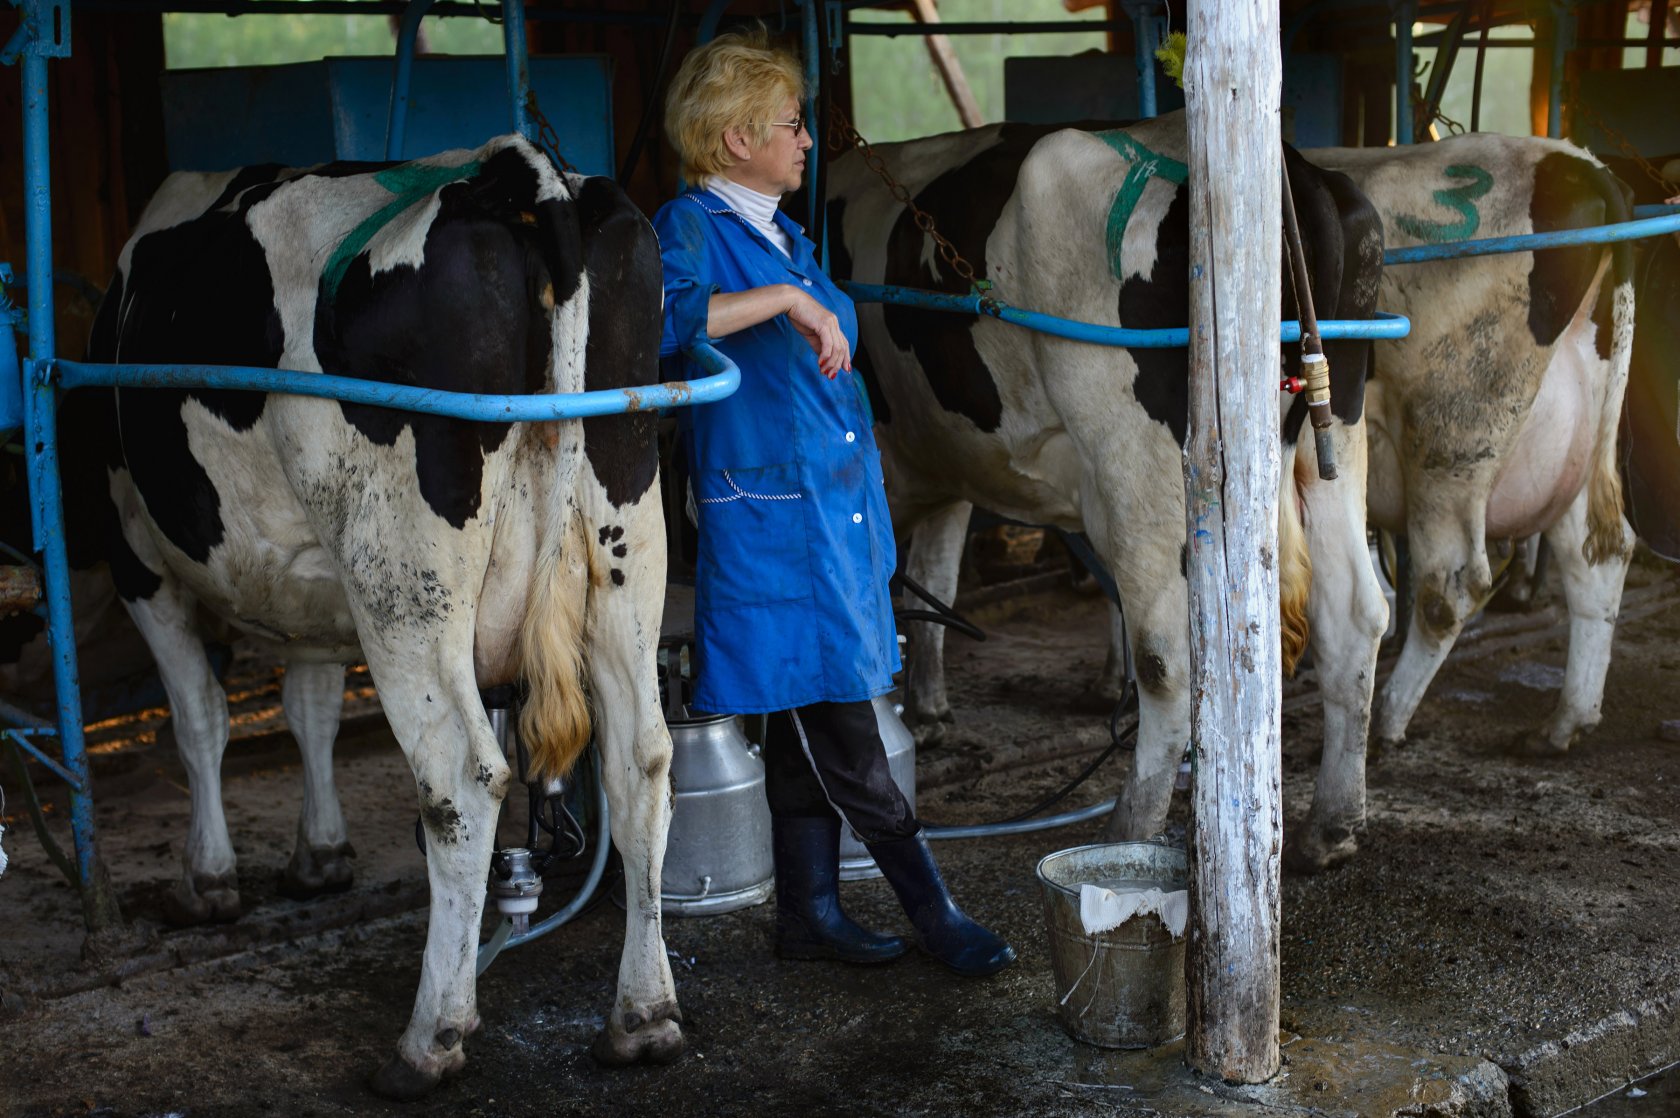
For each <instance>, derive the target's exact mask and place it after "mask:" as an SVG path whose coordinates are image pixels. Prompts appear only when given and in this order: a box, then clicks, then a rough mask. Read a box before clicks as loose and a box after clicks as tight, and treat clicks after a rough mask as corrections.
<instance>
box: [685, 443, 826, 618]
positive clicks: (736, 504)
mask: <svg viewBox="0 0 1680 1118" xmlns="http://www.w3.org/2000/svg"><path fill="white" fill-rule="evenodd" d="M694 498H695V506H696V508H697V509H698V511H699V514H700V564H699V566H700V570H699V580H698V581H699V586H698V587H697V589H698V591H699V594H700V602H699V604H700V605H702V607H710V608H714V609H727V608H729V607H731V606H756V605H768V604H770V603H772V602H788V601H798V600H800V599H803V598H809V597H810V596H811V566H810V551H809V544H808V541H807V539H806V532H805V504H806V502H807V501H808V500H809V498H808V497H807V496H806V495H805V493H804V491H803V489H802V488H801V487H800V484H799V467H798V464H797V463H792V462H788V463H784V464H782V465H778V466H761V467H757V468H753V469H742V470H734V469H731V470H702V471H701V472H700V473H699V474H698V475H697V476H696V477H695V479H694Z"/></svg>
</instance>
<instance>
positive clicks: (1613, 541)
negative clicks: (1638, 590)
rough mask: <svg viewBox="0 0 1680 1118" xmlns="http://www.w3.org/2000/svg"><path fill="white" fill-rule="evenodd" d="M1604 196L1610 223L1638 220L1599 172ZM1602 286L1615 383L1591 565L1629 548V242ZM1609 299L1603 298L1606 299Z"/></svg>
mask: <svg viewBox="0 0 1680 1118" xmlns="http://www.w3.org/2000/svg"><path fill="white" fill-rule="evenodd" d="M1598 178H1599V194H1600V195H1601V197H1602V198H1603V200H1604V208H1605V216H1604V220H1605V221H1606V222H1619V221H1627V220H1628V219H1629V218H1631V217H1632V216H1633V212H1632V209H1631V196H1630V194H1629V192H1628V190H1627V188H1626V187H1625V186H1623V185H1622V184H1621V182H1620V181H1618V180H1617V179H1616V178H1615V177H1614V176H1613V175H1611V174H1610V173H1609V172H1608V171H1605V170H1603V169H1602V168H1600V169H1599V174H1598ZM1608 256H1609V260H1608V261H1607V262H1606V266H1605V268H1604V271H1603V273H1602V275H1601V277H1600V279H1599V283H1600V284H1603V285H1604V286H1605V287H1606V288H1608V289H1609V301H1610V323H1611V326H1610V379H1609V383H1608V384H1607V385H1606V387H1605V394H1604V407H1603V410H1602V411H1601V412H1600V413H1599V421H1598V447H1597V449H1596V452H1595V453H1594V454H1593V461H1592V476H1591V478H1590V479H1588V481H1587V538H1586V542H1584V543H1583V544H1582V545H1581V554H1582V555H1583V557H1585V559H1586V560H1587V562H1588V563H1595V564H1596V563H1603V562H1607V561H1608V560H1611V559H1619V558H1620V557H1621V556H1622V555H1623V554H1624V553H1625V552H1626V550H1627V537H1626V534H1625V533H1626V530H1625V528H1624V524H1625V523H1626V522H1625V520H1624V519H1623V515H1622V513H1623V497H1622V472H1621V470H1620V469H1619V468H1618V467H1617V463H1616V448H1617V435H1618V432H1619V429H1620V426H1621V421H1622V398H1623V396H1624V395H1625V394H1626V392H1627V382H1628V370H1629V368H1630V367H1631V365H1632V362H1633V249H1632V248H1631V246H1629V245H1627V244H1626V243H1621V244H1615V245H1611V246H1610V251H1609V253H1608ZM1603 297H1604V295H1603V294H1601V295H1600V298H1603Z"/></svg>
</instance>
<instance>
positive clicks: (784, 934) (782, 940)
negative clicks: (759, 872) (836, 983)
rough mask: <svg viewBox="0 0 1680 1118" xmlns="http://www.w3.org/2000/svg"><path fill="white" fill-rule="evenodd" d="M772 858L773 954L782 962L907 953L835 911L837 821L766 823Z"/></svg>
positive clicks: (880, 959) (869, 959)
mask: <svg viewBox="0 0 1680 1118" xmlns="http://www.w3.org/2000/svg"><path fill="white" fill-rule="evenodd" d="M770 834H771V840H772V849H773V850H774V853H775V857H776V954H777V955H780V956H781V957H782V958H784V959H838V960H840V961H841V962H844V963H885V962H890V961H891V960H893V959H896V958H898V957H899V956H900V955H902V954H904V953H905V952H906V951H908V950H909V949H910V945H909V944H908V943H906V942H905V941H904V940H903V939H902V938H900V937H899V936H884V935H878V934H876V933H875V932H872V931H870V930H868V929H867V928H864V927H860V926H859V925H858V924H856V923H854V922H853V920H852V918H851V917H849V916H847V915H846V914H845V912H844V911H842V910H841V908H840V820H838V819H776V818H772V819H771V820H770Z"/></svg>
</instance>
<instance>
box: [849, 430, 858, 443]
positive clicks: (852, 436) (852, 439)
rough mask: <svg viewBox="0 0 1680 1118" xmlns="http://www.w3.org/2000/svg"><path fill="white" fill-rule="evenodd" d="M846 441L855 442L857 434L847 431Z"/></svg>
mask: <svg viewBox="0 0 1680 1118" xmlns="http://www.w3.org/2000/svg"><path fill="white" fill-rule="evenodd" d="M846 441H847V442H849V443H855V442H857V436H856V435H854V434H852V433H851V432H850V431H847V432H846Z"/></svg>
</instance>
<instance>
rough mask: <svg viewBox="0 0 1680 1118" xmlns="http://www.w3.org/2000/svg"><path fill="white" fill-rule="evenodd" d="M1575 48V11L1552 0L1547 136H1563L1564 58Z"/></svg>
mask: <svg viewBox="0 0 1680 1118" xmlns="http://www.w3.org/2000/svg"><path fill="white" fill-rule="evenodd" d="M1574 46H1575V9H1574V8H1572V7H1570V6H1569V4H1568V2H1567V0H1552V72H1551V81H1550V83H1549V85H1550V88H1549V89H1548V90H1547V93H1546V135H1548V136H1550V137H1551V138H1552V139H1554V140H1556V139H1561V138H1562V136H1563V58H1564V55H1566V54H1568V53H1569V52H1570V50H1572V49H1573V48H1574Z"/></svg>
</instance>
